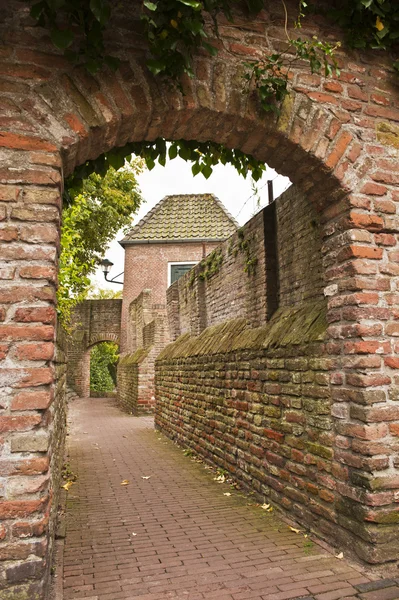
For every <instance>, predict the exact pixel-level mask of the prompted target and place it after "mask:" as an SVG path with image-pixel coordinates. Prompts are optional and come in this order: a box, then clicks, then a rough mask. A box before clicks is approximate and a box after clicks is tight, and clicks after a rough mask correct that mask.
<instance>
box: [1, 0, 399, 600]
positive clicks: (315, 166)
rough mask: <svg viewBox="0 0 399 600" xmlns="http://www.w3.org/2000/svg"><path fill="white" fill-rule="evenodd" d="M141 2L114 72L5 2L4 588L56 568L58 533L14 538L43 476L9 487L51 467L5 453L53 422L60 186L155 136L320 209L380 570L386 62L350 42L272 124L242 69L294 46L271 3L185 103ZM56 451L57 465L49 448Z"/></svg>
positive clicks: (391, 189) (386, 514) (394, 237)
mask: <svg viewBox="0 0 399 600" xmlns="http://www.w3.org/2000/svg"><path fill="white" fill-rule="evenodd" d="M285 4H286V6H287V10H288V15H289V19H288V27H290V32H291V31H292V32H293V35H295V31H294V30H293V29H292V30H291V24H292V23H293V22H294V19H295V16H296V14H297V10H298V3H297V2H296V0H286V3H285ZM137 8H138V4H137V3H135V2H128V1H127V0H122V1H121V2H120V3H117V4H115V12H114V16H113V20H112V24H111V27H110V29H109V31H108V33H107V37H106V45H107V51H108V52H109V53H110V54H114V55H117V56H119V57H120V59H121V61H122V63H121V67H120V68H119V69H118V70H117V72H115V73H111V72H110V71H108V70H107V69H104V70H102V71H100V72H99V73H97V74H96V75H95V76H94V77H93V76H90V75H89V74H87V73H86V72H85V71H83V70H82V69H80V68H74V67H73V66H72V65H71V64H70V63H69V62H68V61H67V60H65V59H64V57H63V56H62V55H61V53H60V52H58V51H57V50H56V49H55V48H54V46H53V45H52V43H51V41H50V37H49V34H48V31H47V30H45V29H43V28H40V27H36V26H35V23H34V21H33V20H31V19H30V17H29V6H28V4H27V3H26V2H22V3H21V2H20V1H18V0H10V1H9V2H7V3H3V4H2V11H1V16H0V36H1V39H2V42H3V43H2V46H1V58H0V129H1V135H0V163H1V167H0V244H1V250H0V255H1V260H2V264H1V267H0V370H1V372H0V396H1V407H2V408H1V414H0V426H1V431H2V433H1V439H2V444H3V445H2V453H3V455H4V456H3V458H2V459H1V462H0V466H1V473H2V475H1V477H2V483H1V485H2V490H3V491H2V493H3V494H4V495H3V499H2V502H1V505H0V519H1V521H2V522H1V525H2V527H1V538H2V539H1V540H0V549H1V552H2V554H1V558H2V561H3V563H2V570H1V573H0V574H1V577H2V578H3V579H2V581H3V582H4V577H5V569H9V568H12V566H13V565H15V564H19V562H20V561H21V560H23V561H24V562H25V563H26V565H27V567H26V568H27V571H26V581H25V583H26V585H27V586H28V587H29V586H31V593H30V600H33V599H34V596H35V594H36V596H37V595H38V594H37V593H36V592H34V587H35V586H36V589H39V588H40V586H41V585H42V582H43V578H42V573H41V572H38V573H36V572H35V570H34V564H33V565H32V566H31V563H35V562H36V561H37V560H38V559H40V558H41V557H42V556H41V555H42V554H43V555H45V556H46V561H47V562H48V561H49V557H50V553H49V546H48V527H46V528H45V529H44V530H43V532H37V533H38V535H37V537H36V538H35V544H36V545H35V546H33V545H32V540H31V538H29V539H28V538H26V539H25V538H20V540H19V541H18V542H17V543H16V542H15V539H14V538H13V534H12V529H13V524H14V523H15V522H18V521H20V520H21V517H23V518H25V517H26V518H27V519H29V518H31V516H32V518H37V519H38V520H39V519H40V517H41V516H43V517H44V515H45V514H46V511H47V510H48V504H49V503H51V502H52V493H51V491H52V490H51V484H50V482H49V483H47V484H46V483H44V484H43V488H42V489H41V490H40V491H35V492H32V493H27V494H26V495H24V496H19V495H18V494H17V493H16V491H15V487H14V483H13V481H15V479H13V478H17V477H21V479H22V480H24V478H25V477H32V481H33V480H34V478H35V477H36V476H37V474H36V472H32V469H39V468H40V469H42V468H43V464H44V463H42V462H41V461H44V460H48V458H46V459H45V458H44V457H43V456H42V455H41V454H38V455H36V454H35V453H33V454H31V453H28V454H27V453H24V454H23V456H22V454H21V456H18V458H16V457H15V458H13V457H11V459H10V458H9V455H8V449H9V447H10V445H11V443H12V442H13V439H14V438H15V437H17V436H19V435H20V434H21V433H29V432H30V431H38V432H39V431H40V433H44V434H45V435H46V433H47V431H48V430H49V427H50V422H51V417H50V414H51V413H50V405H51V403H52V401H53V398H54V393H53V390H54V386H55V375H56V372H55V363H54V361H53V358H54V354H53V350H52V348H53V346H54V342H55V339H56V333H55V327H54V322H53V321H52V319H53V316H51V315H54V306H55V289H56V285H57V264H58V263H57V261H58V252H59V231H60V211H61V194H62V186H63V182H62V179H63V177H64V176H68V175H69V174H70V173H72V171H73V170H74V168H75V166H76V165H79V164H82V163H84V162H85V161H86V160H88V159H90V158H95V157H97V156H99V155H100V154H101V153H102V152H104V151H106V150H108V149H110V148H112V147H114V146H123V145H124V144H125V143H126V142H128V141H137V140H144V139H156V138H157V137H164V138H167V139H182V138H183V139H200V140H205V139H209V140H213V141H215V142H218V143H224V144H227V145H228V146H229V147H232V148H238V149H240V150H242V151H244V152H249V153H251V154H253V155H254V156H255V157H257V158H258V159H260V160H262V161H264V162H266V163H267V164H269V165H270V166H271V167H273V168H275V169H276V170H277V171H278V172H280V173H282V174H283V175H288V176H289V177H290V178H291V180H292V181H293V182H294V183H295V184H296V185H297V186H298V187H299V188H300V189H301V190H302V191H303V192H306V195H307V197H308V199H309V200H310V201H311V202H312V203H313V204H314V206H315V207H316V209H317V211H318V212H319V215H320V230H321V231H320V234H321V238H322V240H323V246H322V253H323V271H324V273H323V275H324V280H325V291H326V293H327V306H328V313H327V320H328V328H327V336H328V338H327V341H326V350H327V352H328V355H329V356H330V357H331V358H335V359H336V361H335V363H334V364H335V365H336V368H335V369H334V370H332V371H329V377H330V383H333V385H332V387H331V394H332V405H331V416H332V419H333V423H334V432H335V438H334V444H333V449H334V461H335V463H336V464H337V466H338V467H339V469H337V470H336V480H337V490H338V493H339V495H340V498H341V500H342V502H341V503H340V504H338V502H337V504H336V510H337V512H339V518H340V520H344V519H347V518H348V519H349V520H348V526H347V528H348V530H349V529H350V526H351V525H350V519H353V517H350V514H355V515H356V519H358V520H356V519H355V522H356V526H357V529H358V531H362V535H364V536H365V537H366V536H368V539H369V542H368V543H369V544H370V547H373V548H374V549H375V551H374V554H372V556H371V557H370V558H371V559H372V560H375V561H383V560H385V553H384V544H388V543H389V542H388V541H387V536H386V532H387V530H386V527H387V526H386V525H384V528H385V529H384V533H381V531H382V529H381V528H379V527H378V526H377V525H376V523H377V522H380V521H389V520H394V519H395V512H394V511H395V509H396V514H397V507H398V502H397V501H398V492H399V482H398V481H397V476H398V447H397V446H398V444H397V440H398V436H399V409H398V408H397V407H398V400H397V398H398V391H397V390H398V388H399V378H398V375H397V372H398V368H399V358H398V357H399V346H398V344H397V338H398V335H399V327H398V319H397V316H398V315H397V313H398V306H399V294H398V260H399V258H398V232H399V223H398V202H399V179H398V168H399V167H398V164H399V161H398V151H399V148H398V147H399V143H398V136H399V127H398V123H399V113H398V108H397V107H398V104H399V102H398V88H397V85H396V79H395V76H394V73H393V69H392V59H391V57H389V56H388V55H387V54H385V53H382V52H376V51H369V52H363V51H361V50H357V49H356V50H348V49H347V48H346V47H345V44H343V45H342V47H341V48H340V49H339V61H340V67H341V75H340V78H339V79H336V80H334V81H332V80H329V79H324V78H323V77H322V76H320V75H316V74H315V75H311V74H310V73H309V70H308V68H306V67H305V66H304V65H302V64H300V65H297V66H296V68H293V69H292V70H291V80H290V91H291V93H290V96H289V98H287V100H286V101H285V103H284V106H283V109H282V112H281V115H280V116H277V115H274V114H267V115H265V114H264V113H263V112H262V111H261V110H260V107H259V104H258V103H257V101H256V99H255V97H254V96H251V97H250V98H248V97H246V96H245V95H244V94H242V79H241V75H240V73H241V70H240V64H241V62H242V59H243V57H244V58H245V57H248V56H250V57H258V56H259V55H260V53H261V51H262V52H263V50H266V51H267V52H270V53H273V52H275V51H276V50H278V49H280V48H281V44H282V43H283V42H284V40H285V39H286V34H285V31H284V25H285V15H284V6H283V5H282V3H280V2H275V1H272V0H270V1H269V0H267V1H266V2H265V8H264V10H263V11H262V12H261V13H260V14H259V15H258V16H257V18H256V20H248V18H247V16H246V15H245V14H241V13H237V15H236V17H237V18H236V19H235V21H234V23H231V22H228V21H226V20H225V19H222V18H221V19H220V22H219V31H220V34H221V37H222V43H221V44H220V52H219V54H218V56H217V57H208V56H206V55H201V56H198V57H197V58H196V59H195V64H194V78H192V79H187V78H184V79H183V82H182V86H183V92H184V93H181V92H180V91H179V90H178V89H176V88H173V87H172V86H167V85H166V84H164V82H162V81H160V80H159V79H155V78H153V77H152V76H151V75H150V74H149V73H148V71H146V70H145V68H144V67H143V64H144V58H145V57H144V54H145V52H146V50H145V49H144V48H143V45H144V42H143V40H142V39H141V38H137V37H136V34H137V31H138V28H139V27H140V24H139V18H138V14H137V13H138V11H137ZM237 10H239V6H238V5H237ZM302 33H303V35H318V36H319V38H320V39H326V38H327V39H339V40H341V41H344V34H343V32H342V31H341V30H339V28H337V27H335V26H333V25H331V22H329V21H327V20H324V18H323V17H322V16H320V15H312V16H310V17H309V19H307V20H306V22H304V26H303V29H302ZM46 352H47V353H46ZM16 407H18V410H16ZM376 453H377V454H376ZM46 456H48V457H50V456H52V448H51V447H50V448H49V449H48V452H47V455H46ZM10 461H11V463H12V464H11V463H10ZM32 461H34V462H32ZM36 461H38V462H36ZM40 465H41V466H40ZM11 484H12V485H11ZM3 526H4V527H3ZM370 527H371V528H374V529H372V530H371V531H369V528H370ZM392 527H393V525H392ZM364 528H366V530H365V529H364ZM389 535H391V534H389ZM384 536H385V537H384ZM23 546H26V548H27V549H29V554H27V551H25V550H24V549H23ZM17 547H18V550H16V548H17ZM18 553H20V554H19V556H21V555H23V556H27V557H26V558H22V559H21V558H19V557H18V555H17V554H18ZM387 555H389V553H387ZM25 583H24V585H25ZM19 587H20V584H16V583H15V584H14V583H12V582H11V581H8V583H7V588H4V589H3V590H1V594H2V595H3V597H5V596H6V594H7V595H8V596H9V598H10V597H12V595H13V594H14V597H15V595H16V593H19V592H18V591H17V590H18V589H19ZM6 590H7V591H6ZM14 592H15V593H14ZM20 595H21V594H20ZM7 600H8V599H7ZM35 600H36V599H35Z"/></svg>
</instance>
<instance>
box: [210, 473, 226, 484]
mask: <svg viewBox="0 0 399 600" xmlns="http://www.w3.org/2000/svg"><path fill="white" fill-rule="evenodd" d="M213 480H214V481H217V482H218V483H224V482H225V481H226V477H225V476H224V475H219V476H218V477H214V478H213Z"/></svg>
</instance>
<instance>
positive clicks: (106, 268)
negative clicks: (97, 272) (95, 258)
mask: <svg viewBox="0 0 399 600" xmlns="http://www.w3.org/2000/svg"><path fill="white" fill-rule="evenodd" d="M100 265H101V269H102V272H103V273H104V279H105V281H108V283H119V285H123V281H115V279H116V278H117V277H120V276H121V275H123V273H124V271H122V273H119V275H115V277H113V278H112V279H108V277H107V275H108V273H109V272H110V271H111V268H112V267H113V266H114V263H113V262H111V261H110V260H108V258H103V260H102V261H101V262H100Z"/></svg>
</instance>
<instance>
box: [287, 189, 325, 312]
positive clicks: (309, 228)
mask: <svg viewBox="0 0 399 600" xmlns="http://www.w3.org/2000/svg"><path fill="white" fill-rule="evenodd" d="M319 220H320V217H319V215H318V214H317V212H316V211H315V210H314V208H313V206H312V205H311V203H310V202H309V201H308V200H307V199H306V197H305V196H303V195H302V194H300V193H298V190H296V189H295V187H294V186H292V187H290V188H289V189H288V190H287V191H286V192H285V193H284V194H283V195H282V196H280V198H278V199H277V201H276V223H277V224H276V229H277V234H276V235H277V270H278V306H293V305H295V304H299V303H301V302H304V301H307V300H311V299H314V298H319V297H320V296H321V295H322V294H323V289H324V274H323V265H322V254H321V240H320V223H319Z"/></svg>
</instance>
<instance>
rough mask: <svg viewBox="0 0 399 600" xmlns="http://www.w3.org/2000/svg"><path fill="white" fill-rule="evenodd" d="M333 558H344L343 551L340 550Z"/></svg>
mask: <svg viewBox="0 0 399 600" xmlns="http://www.w3.org/2000/svg"><path fill="white" fill-rule="evenodd" d="M335 558H339V559H340V560H342V559H343V558H344V553H343V552H340V553H339V554H336V556H335Z"/></svg>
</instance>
